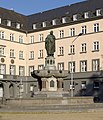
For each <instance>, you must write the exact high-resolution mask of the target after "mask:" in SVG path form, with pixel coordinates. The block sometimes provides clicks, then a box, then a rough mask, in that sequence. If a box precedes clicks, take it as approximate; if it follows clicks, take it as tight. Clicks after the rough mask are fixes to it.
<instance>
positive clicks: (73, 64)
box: [68, 61, 75, 73]
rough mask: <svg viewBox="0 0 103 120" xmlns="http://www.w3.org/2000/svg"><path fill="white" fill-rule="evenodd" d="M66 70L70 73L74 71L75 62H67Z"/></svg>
mask: <svg viewBox="0 0 103 120" xmlns="http://www.w3.org/2000/svg"><path fill="white" fill-rule="evenodd" d="M68 70H69V71H70V73H73V72H75V62H74V61H73V62H69V66H68Z"/></svg>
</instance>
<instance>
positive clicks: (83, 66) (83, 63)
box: [80, 61, 87, 72]
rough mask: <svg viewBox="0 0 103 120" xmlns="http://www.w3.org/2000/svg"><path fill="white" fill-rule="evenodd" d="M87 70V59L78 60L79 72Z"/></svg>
mask: <svg viewBox="0 0 103 120" xmlns="http://www.w3.org/2000/svg"><path fill="white" fill-rule="evenodd" d="M86 71H87V61H80V72H86Z"/></svg>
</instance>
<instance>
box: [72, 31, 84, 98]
mask: <svg viewBox="0 0 103 120" xmlns="http://www.w3.org/2000/svg"><path fill="white" fill-rule="evenodd" d="M81 35H83V33H79V34H78V35H77V37H76V38H75V39H74V40H73V41H72V47H73V43H74V42H75V40H76V39H77V38H78V37H79V36H81ZM71 68H72V69H71V84H70V85H71V86H70V89H71V97H73V96H74V91H73V82H74V81H73V53H72V56H71Z"/></svg>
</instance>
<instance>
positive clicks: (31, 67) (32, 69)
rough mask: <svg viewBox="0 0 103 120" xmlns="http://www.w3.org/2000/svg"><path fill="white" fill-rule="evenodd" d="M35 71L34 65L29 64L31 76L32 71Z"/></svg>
mask: <svg viewBox="0 0 103 120" xmlns="http://www.w3.org/2000/svg"><path fill="white" fill-rule="evenodd" d="M33 71H34V66H29V76H31V72H33Z"/></svg>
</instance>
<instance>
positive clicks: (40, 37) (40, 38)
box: [39, 34, 43, 42]
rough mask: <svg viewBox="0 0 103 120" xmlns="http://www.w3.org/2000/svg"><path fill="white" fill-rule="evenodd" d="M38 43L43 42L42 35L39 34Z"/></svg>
mask: <svg viewBox="0 0 103 120" xmlns="http://www.w3.org/2000/svg"><path fill="white" fill-rule="evenodd" d="M39 41H40V42H41V41H43V34H39Z"/></svg>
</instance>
